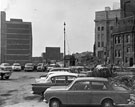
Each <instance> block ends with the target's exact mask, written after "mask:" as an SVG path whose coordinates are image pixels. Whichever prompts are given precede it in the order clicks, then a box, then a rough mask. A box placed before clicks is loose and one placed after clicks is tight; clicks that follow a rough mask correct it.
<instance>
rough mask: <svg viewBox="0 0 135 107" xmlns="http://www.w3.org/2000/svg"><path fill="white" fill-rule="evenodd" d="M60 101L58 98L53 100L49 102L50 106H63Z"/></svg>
mask: <svg viewBox="0 0 135 107" xmlns="http://www.w3.org/2000/svg"><path fill="white" fill-rule="evenodd" d="M60 105H61V104H60V102H59V101H58V100H51V101H50V103H49V107H61V106H60Z"/></svg>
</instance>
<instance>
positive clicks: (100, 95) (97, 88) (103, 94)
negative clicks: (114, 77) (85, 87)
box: [89, 81, 115, 105]
mask: <svg viewBox="0 0 135 107" xmlns="http://www.w3.org/2000/svg"><path fill="white" fill-rule="evenodd" d="M114 94H115V93H114V92H113V91H112V90H110V88H109V87H108V85H107V84H106V82H104V81H91V93H90V94H89V95H90V96H92V98H91V100H90V101H91V102H90V103H91V104H94V105H97V104H101V102H102V100H103V99H104V98H113V97H112V96H113V95H114Z"/></svg>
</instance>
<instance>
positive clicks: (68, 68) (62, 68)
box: [51, 67, 70, 70]
mask: <svg viewBox="0 0 135 107" xmlns="http://www.w3.org/2000/svg"><path fill="white" fill-rule="evenodd" d="M53 69H70V68H63V67H56V68H52V69H51V70H53Z"/></svg>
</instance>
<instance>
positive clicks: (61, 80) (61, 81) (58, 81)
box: [51, 76, 66, 83]
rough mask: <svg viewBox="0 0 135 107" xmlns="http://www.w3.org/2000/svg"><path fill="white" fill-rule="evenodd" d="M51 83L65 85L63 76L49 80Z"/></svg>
mask: <svg viewBox="0 0 135 107" xmlns="http://www.w3.org/2000/svg"><path fill="white" fill-rule="evenodd" d="M51 80H52V83H65V82H66V80H65V76H56V77H52V78H51Z"/></svg>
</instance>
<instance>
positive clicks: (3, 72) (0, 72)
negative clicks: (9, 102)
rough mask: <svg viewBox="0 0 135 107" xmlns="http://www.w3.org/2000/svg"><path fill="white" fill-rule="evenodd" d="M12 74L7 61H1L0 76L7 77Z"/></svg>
mask: <svg viewBox="0 0 135 107" xmlns="http://www.w3.org/2000/svg"><path fill="white" fill-rule="evenodd" d="M11 74H12V67H11V66H10V64H9V63H2V64H1V65H0V76H1V79H9V77H10V76H11Z"/></svg>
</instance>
